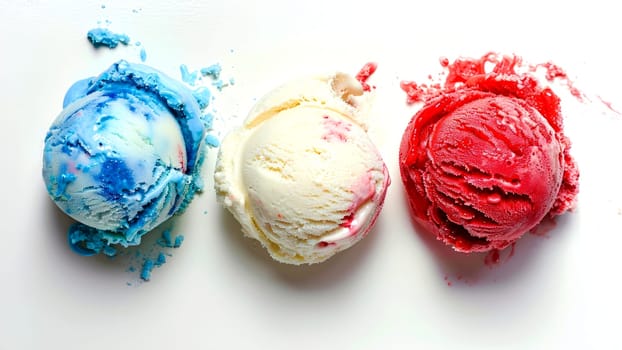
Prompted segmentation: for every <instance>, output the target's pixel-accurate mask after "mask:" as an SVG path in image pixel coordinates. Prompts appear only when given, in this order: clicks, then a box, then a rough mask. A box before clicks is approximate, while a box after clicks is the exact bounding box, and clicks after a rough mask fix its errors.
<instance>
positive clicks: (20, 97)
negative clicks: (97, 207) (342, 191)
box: [0, 0, 622, 349]
mask: <svg viewBox="0 0 622 350" xmlns="http://www.w3.org/2000/svg"><path fill="white" fill-rule="evenodd" d="M506 3H507V5H506ZM552 3H557V2H552ZM102 4H103V5H105V8H102V6H101V5H102ZM560 6H561V5H554V4H548V2H547V1H520V2H512V3H508V2H501V1H490V2H485V1H401V0H399V1H398V0H396V1H393V0H384V1H378V2H374V1H351V2H349V1H337V0H331V1H324V0H314V1H307V2H301V1H285V0H283V1H277V0H264V1H250V0H227V1H224V0H222V1H209V2H208V1H205V2H201V1H190V0H184V1H165V0H161V1H140V2H132V1H97V2H92V1H81V2H77V1H69V0H64V1H43V0H26V1H6V0H0V82H1V85H0V99H1V102H2V103H1V106H2V109H1V110H0V118H1V119H2V127H1V128H0V142H2V147H1V148H0V152H1V156H2V157H1V158H0V159H2V162H3V164H4V165H3V167H2V172H1V173H0V176H1V178H0V180H1V182H0V183H1V184H2V193H3V199H2V211H1V215H2V216H1V218H2V234H1V236H0V237H1V240H0V242H2V244H3V245H2V248H1V251H0V283H1V286H0V349H111V348H112V349H147V348H149V349H164V348H168V349H173V348H175V349H227V348H250V347H254V348H259V349H263V348H271V349H286V348H294V349H314V348H326V349H379V348H392V349H399V348H404V349H498V348H505V349H570V348H572V349H585V348H594V349H596V348H601V349H602V348H620V346H622V341H621V338H620V336H619V325H620V322H619V320H620V311H621V309H622V308H621V306H622V301H620V298H621V296H622V287H621V283H620V279H621V278H622V276H621V275H620V260H619V259H618V256H619V255H620V253H619V251H620V246H621V245H622V230H621V228H622V215H621V213H622V197H621V195H622V188H621V185H620V181H619V179H620V172H619V169H620V166H619V161H620V156H619V153H618V152H619V150H620V149H622V148H621V147H620V146H622V137H620V131H622V117H621V116H620V115H616V114H615V113H612V112H611V111H609V110H608V109H607V108H605V106H604V105H603V104H602V103H599V102H595V103H584V104H581V103H579V102H577V101H576V100H574V99H572V98H570V97H569V96H568V94H567V93H566V92H565V91H564V90H563V89H561V90H559V89H558V90H557V91H559V94H560V96H562V98H563V99H564V105H563V108H564V113H565V116H566V125H567V129H566V131H567V134H568V135H569V136H570V137H571V139H572V141H573V154H574V155H575V157H576V159H577V161H578V163H579V167H580V170H581V192H580V196H579V206H578V208H577V209H576V210H575V211H574V212H573V213H570V214H567V215H564V216H563V217H561V218H560V219H559V220H558V221H557V225H556V227H555V228H553V229H552V230H551V231H549V232H548V233H547V234H546V236H545V237H540V236H534V235H527V236H526V237H525V238H524V239H522V240H520V241H519V242H518V244H517V245H516V251H515V254H514V256H513V257H511V258H509V259H507V261H506V258H505V256H507V255H508V252H504V254H503V257H504V258H503V260H504V262H503V263H502V264H500V265H498V266H494V267H489V266H486V265H485V264H484V263H483V260H484V256H483V255H480V254H476V255H470V256H466V255H461V254H456V253H453V252H452V251H451V250H450V249H449V248H447V247H445V246H443V245H441V244H440V243H438V242H436V241H435V240H434V239H431V238H429V237H428V236H427V235H426V234H425V233H423V232H418V231H417V230H416V229H415V228H414V227H413V226H412V225H411V222H410V220H409V217H408V211H407V207H406V201H405V198H404V194H403V189H402V184H401V180H400V176H399V171H398V167H397V153H398V145H399V140H400V136H401V132H402V131H403V129H404V127H405V126H406V123H407V122H408V120H409V119H410V117H411V116H412V115H413V114H414V113H415V111H416V110H417V106H407V105H406V104H405V95H404V93H403V92H402V91H401V90H400V89H399V85H398V84H399V81H400V80H403V79H406V80H410V79H415V80H419V81H421V80H423V79H424V78H425V77H426V76H427V74H433V75H434V74H436V73H438V72H440V66H439V65H438V58H439V57H440V56H447V57H449V58H455V57H457V56H458V55H464V56H478V55H481V54H483V53H485V52H487V51H490V50H494V51H501V52H506V53H517V54H520V55H522V56H523V57H524V58H525V59H526V60H528V61H530V62H541V61H546V60H552V61H553V62H555V63H557V64H559V65H560V66H562V67H564V68H565V69H566V70H567V71H568V73H569V75H570V76H571V78H572V79H574V80H576V83H577V86H578V87H579V88H581V89H583V90H584V91H585V92H586V93H588V95H589V96H591V98H592V100H594V101H598V98H597V97H596V96H601V97H602V98H603V99H605V100H607V101H611V102H613V104H614V107H617V108H618V109H622V99H621V94H620V88H619V81H620V80H621V79H622V70H621V69H620V66H619V62H620V59H621V57H620V51H619V45H618V40H617V34H615V33H618V30H619V24H618V23H619V18H618V14H619V11H617V6H616V5H615V2H606V1H589V2H568V3H567V4H565V5H563V6H561V7H560ZM133 10H135V11H133ZM106 20H109V21H110V22H111V23H110V24H109V28H110V29H112V30H115V31H118V32H123V33H126V34H128V35H129V36H130V37H131V38H132V40H133V42H136V41H140V42H141V43H142V45H143V47H145V49H146V50H147V55H148V58H147V61H146V63H147V64H149V65H152V66H154V67H156V68H158V69H160V70H162V71H164V72H166V73H168V74H169V75H171V76H173V77H175V78H179V65H180V64H181V63H185V64H187V65H188V66H189V67H190V68H191V69H193V68H194V69H197V68H200V67H203V66H207V65H210V64H212V63H216V62H219V63H221V65H222V66H223V70H224V71H223V74H224V75H225V77H233V78H235V81H236V84H235V85H234V86H232V87H227V88H225V89H223V91H222V93H219V94H218V95H217V96H216V99H215V101H214V108H216V109H217V112H218V115H219V117H220V118H222V120H221V122H219V123H218V124H217V126H218V127H219V131H220V132H221V133H223V132H225V131H226V128H228V127H231V126H234V125H235V124H236V123H239V122H240V121H241V118H243V117H244V115H245V113H246V112H247V111H248V109H249V108H250V107H251V106H252V104H253V102H254V101H255V99H256V98H259V97H261V95H262V94H264V93H265V92H267V91H268V90H269V89H271V88H273V87H275V86H276V85H279V84H281V83H283V82H285V81H287V80H289V79H291V78H295V77H299V76H301V75H307V74H314V73H323V72H330V71H334V70H342V71H346V72H350V73H356V72H357V71H358V69H359V68H360V67H362V65H363V64H364V63H366V62H368V61H376V62H378V64H379V68H378V71H377V72H376V74H375V75H374V76H373V77H372V79H371V80H370V82H371V83H372V84H373V85H376V86H377V89H376V93H377V99H376V104H375V107H374V109H373V115H372V127H371V130H370V134H371V136H372V138H373V139H374V140H375V141H376V143H377V145H378V147H379V148H380V150H381V153H382V154H383V156H384V157H385V160H386V162H387V165H388V167H389V171H390V174H391V176H392V180H393V184H392V185H391V187H390V189H389V192H388V194H387V200H386V204H385V207H384V211H383V212H382V214H381V216H380V219H379V220H378V223H377V226H376V228H375V229H374V230H373V231H372V233H371V234H370V236H368V237H367V238H366V239H365V240H364V241H362V242H361V243H359V244H358V245H357V246H355V247H353V248H351V249H350V250H348V251H346V252H344V253H342V254H340V255H338V256H336V257H334V258H332V259H330V260H329V261H327V262H326V263H323V264H320V265H313V266H303V267H292V266H286V265H281V264H278V263H276V262H273V261H271V260H270V259H269V257H268V256H267V254H266V253H265V252H264V250H263V249H262V248H261V247H260V246H259V245H258V244H257V243H256V242H254V241H252V240H250V239H247V238H243V237H242V235H241V234H240V232H239V226H238V224H237V223H236V222H235V221H234V220H233V219H232V217H231V216H230V215H229V214H228V213H227V212H225V211H224V210H222V209H220V208H219V207H218V206H217V204H216V202H215V195H214V192H213V190H212V188H211V186H212V181H211V175H212V172H213V161H214V157H213V156H214V153H213V152H212V154H211V157H210V159H209V160H208V162H207V164H206V167H205V169H204V170H205V172H204V174H205V179H206V183H207V184H206V185H207V186H206V191H205V192H204V193H203V194H202V195H201V196H199V197H197V198H196V199H195V201H194V202H193V203H192V205H191V207H190V208H189V210H188V211H187V212H186V213H185V214H184V215H183V216H181V217H179V218H177V219H176V220H175V222H174V223H172V224H173V232H174V234H175V233H182V234H184V235H185V238H186V240H185V241H184V244H183V245H182V247H181V248H179V249H176V250H170V251H169V252H170V253H172V254H173V256H172V257H169V261H168V263H167V264H165V265H164V266H162V267H161V268H157V269H155V270H154V272H153V278H152V280H151V281H150V282H146V283H145V282H141V281H140V279H139V278H138V274H137V272H128V271H127V269H128V266H129V264H130V263H131V261H128V259H129V258H127V257H123V256H122V257H118V258H115V259H112V260H111V259H107V258H104V257H98V258H85V257H81V256H77V255H76V254H74V253H72V252H71V251H70V249H69V248H68V246H67V244H66V238H65V233H66V230H67V227H68V226H69V225H70V224H71V222H70V220H68V219H67V218H66V217H65V216H64V215H63V214H62V213H61V212H60V211H59V210H58V209H56V207H55V206H54V204H53V203H52V201H51V200H50V199H49V198H48V196H47V194H46V192H45V187H44V184H43V181H42V178H41V157H42V148H43V139H44V136H45V133H46V130H47V128H48V127H49V125H50V124H51V122H52V120H53V119H54V118H55V117H56V115H58V113H59V112H60V110H61V106H62V99H63V96H64V93H65V91H66V89H67V88H68V87H69V85H70V84H71V83H73V82H74V81H76V80H78V79H81V78H84V77H88V76H92V75H96V74H98V73H99V72H101V71H102V70H104V69H105V68H107V67H108V66H109V65H110V64H111V63H112V62H114V61H115V60H117V59H119V58H126V59H128V60H131V61H138V57H139V55H138V52H139V48H137V47H136V46H129V47H120V48H118V49H116V50H108V49H99V50H95V49H93V48H92V47H91V46H90V45H89V44H88V42H87V41H86V38H85V37H86V32H87V31H88V30H89V29H91V28H94V27H97V26H98V21H100V23H101V25H102V26H105V25H107V24H106V22H105V21H106ZM167 224H168V225H169V226H170V224H171V223H167ZM157 235H158V233H157V232H154V233H152V234H151V235H150V236H149V238H148V239H147V242H145V247H153V241H154V240H155V238H157ZM143 249H147V248H143ZM448 282H449V283H448ZM448 284H451V285H448Z"/></svg>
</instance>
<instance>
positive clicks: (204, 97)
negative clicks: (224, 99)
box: [193, 87, 212, 109]
mask: <svg viewBox="0 0 622 350" xmlns="http://www.w3.org/2000/svg"><path fill="white" fill-rule="evenodd" d="M193 95H194V98H195V99H196V100H197V102H198V103H199V106H201V109H204V108H205V107H207V106H208V105H209V102H210V99H211V98H212V93H211V92H210V91H209V89H208V88H206V87H200V88H198V89H196V90H194V91H193Z"/></svg>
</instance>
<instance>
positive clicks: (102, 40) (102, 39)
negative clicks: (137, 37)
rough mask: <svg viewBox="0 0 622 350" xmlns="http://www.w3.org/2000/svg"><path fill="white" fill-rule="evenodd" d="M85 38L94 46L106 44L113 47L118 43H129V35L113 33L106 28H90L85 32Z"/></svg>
mask: <svg viewBox="0 0 622 350" xmlns="http://www.w3.org/2000/svg"><path fill="white" fill-rule="evenodd" d="M86 38H87V39H88V40H89V41H90V42H91V44H92V45H93V47H95V48H98V47H101V46H106V47H108V48H110V49H114V48H115V47H117V46H118V45H119V44H123V45H127V44H129V43H130V37H129V36H127V35H125V34H117V33H114V32H112V31H110V30H109V29H106V28H94V29H91V30H89V31H88V33H87V34H86Z"/></svg>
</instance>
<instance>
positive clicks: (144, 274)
mask: <svg viewBox="0 0 622 350" xmlns="http://www.w3.org/2000/svg"><path fill="white" fill-rule="evenodd" d="M151 270H153V260H151V259H146V260H145V262H144V263H143V269H142V270H141V272H140V278H141V279H142V280H143V281H149V280H150V279H151Z"/></svg>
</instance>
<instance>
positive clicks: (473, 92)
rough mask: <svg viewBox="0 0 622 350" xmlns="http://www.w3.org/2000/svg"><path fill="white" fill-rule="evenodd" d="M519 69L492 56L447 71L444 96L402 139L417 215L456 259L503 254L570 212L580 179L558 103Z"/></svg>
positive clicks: (431, 101) (430, 103) (511, 60)
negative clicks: (488, 66)
mask: <svg viewBox="0 0 622 350" xmlns="http://www.w3.org/2000/svg"><path fill="white" fill-rule="evenodd" d="M491 63H492V65H493V68H492V70H490V71H489V72H486V71H485V68H486V67H485V65H486V64H491ZM519 63H520V59H518V58H516V57H500V58H498V57H497V56H492V55H486V56H484V57H483V58H481V59H479V60H470V59H462V60H457V61H456V62H454V63H453V64H452V65H449V64H448V62H446V63H445V65H446V66H448V67H449V74H448V76H447V81H446V82H445V86H444V88H443V89H442V90H440V91H438V93H437V94H436V96H434V97H431V98H428V99H427V100H426V102H425V105H424V106H423V108H422V109H421V110H420V111H419V112H418V113H417V114H416V115H415V116H414V117H413V118H412V120H411V121H410V123H409V124H408V126H407V128H406V131H405V132H404V135H403V139H402V143H401V147H400V170H401V174H402V180H403V182H404V185H405V188H406V192H407V196H408V200H409V204H410V207H411V212H412V215H413V217H414V218H415V220H417V221H418V222H419V223H421V224H422V225H423V226H424V227H425V228H426V229H427V230H429V231H430V232H432V233H433V234H435V235H436V237H437V238H438V239H440V240H442V241H444V242H445V243H447V244H449V245H451V246H453V247H454V249H455V250H457V251H462V252H476V251H488V250H491V249H502V248H504V247H506V246H508V245H510V244H511V243H513V242H515V241H516V240H517V239H518V238H520V237H521V236H522V235H523V234H524V233H526V232H528V231H529V230H531V229H532V228H534V227H535V226H536V225H537V224H538V223H540V222H541V221H542V220H543V219H544V218H545V217H547V216H549V217H553V216H556V215H559V214H561V213H563V212H565V211H567V210H568V209H570V208H571V207H572V206H573V205H574V201H575V197H576V194H577V191H578V171H577V167H576V164H575V163H574V160H573V159H572V157H571V156H570V154H569V148H570V143H569V141H568V139H567V138H566V136H564V134H563V125H562V116H561V111H560V101H559V98H558V97H557V96H556V95H555V94H554V93H553V91H552V90H550V89H549V88H542V87H540V85H539V83H538V81H537V80H536V79H535V78H533V76H531V75H527V74H518V73H516V72H515V66H516V65H517V64H519Z"/></svg>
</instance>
